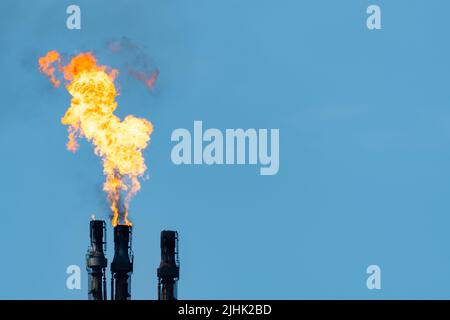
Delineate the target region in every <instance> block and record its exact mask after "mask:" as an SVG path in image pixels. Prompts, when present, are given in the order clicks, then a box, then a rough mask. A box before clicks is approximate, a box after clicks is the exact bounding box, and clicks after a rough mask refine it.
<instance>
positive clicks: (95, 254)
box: [86, 220, 108, 300]
mask: <svg viewBox="0 0 450 320" xmlns="http://www.w3.org/2000/svg"><path fill="white" fill-rule="evenodd" d="M89 229H90V237H91V245H90V247H89V249H88V252H87V254H86V268H87V270H88V273H89V291H88V298H89V300H106V273H105V268H106V266H107V265H108V261H107V260H106V258H105V251H106V224H105V221H103V220H92V221H91V222H90V228H89Z"/></svg>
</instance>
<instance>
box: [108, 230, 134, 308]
mask: <svg viewBox="0 0 450 320" xmlns="http://www.w3.org/2000/svg"><path fill="white" fill-rule="evenodd" d="M131 233H132V228H131V227H130V226H127V225H118V226H116V227H114V259H113V261H112V263H111V300H129V299H130V298H131V273H132V272H133V252H132V250H131Z"/></svg>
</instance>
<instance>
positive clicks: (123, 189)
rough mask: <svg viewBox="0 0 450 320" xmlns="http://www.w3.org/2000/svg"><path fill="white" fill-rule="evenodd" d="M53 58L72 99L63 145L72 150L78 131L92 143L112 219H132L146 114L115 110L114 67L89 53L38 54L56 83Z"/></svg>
mask: <svg viewBox="0 0 450 320" xmlns="http://www.w3.org/2000/svg"><path fill="white" fill-rule="evenodd" d="M54 63H56V64H57V65H58V70H61V71H62V73H63V75H64V79H65V80H66V88H67V90H68V91H69V93H70V94H71V95H72V101H71V105H70V107H69V109H68V110H67V111H66V114H65V115H64V117H63V118H62V119H61V122H62V124H64V125H67V126H68V133H69V141H68V143H67V149H68V150H70V151H73V152H75V151H76V150H77V148H78V143H77V139H78V138H79V137H85V138H86V139H87V140H88V141H90V142H92V143H93V145H94V146H95V153H96V154H97V155H98V156H100V157H101V158H102V162H103V172H104V174H105V176H106V181H105V183H104V185H103V190H104V191H105V192H106V193H107V195H108V199H109V201H110V204H111V210H112V213H113V217H112V224H113V226H116V225H118V224H125V225H131V222H130V221H129V220H128V207H129V203H130V200H131V198H132V197H133V195H134V194H136V192H137V191H139V189H140V187H141V185H140V182H139V179H138V178H139V177H142V176H143V174H144V173H145V171H146V169H147V167H146V166H145V163H144V157H143V155H142V151H143V150H144V149H145V148H146V147H147V144H148V142H149V140H150V135H151V133H152V131H153V126H152V124H151V123H150V122H149V121H148V120H146V119H142V118H136V117H134V116H132V115H129V116H126V117H125V119H123V121H121V120H120V119H119V118H118V117H117V116H116V115H114V110H115V109H116V108H117V102H116V101H115V98H116V95H117V91H116V88H115V86H114V79H115V77H116V76H117V74H118V72H117V70H115V69H110V68H108V67H106V66H99V65H97V61H96V59H95V57H94V56H93V55H92V53H90V52H87V53H81V54H79V55H77V56H75V57H74V58H72V60H71V61H70V63H69V64H67V65H61V59H60V55H59V54H58V52H56V51H50V52H48V53H47V55H46V56H44V57H42V58H40V59H39V66H40V70H41V71H42V72H43V73H44V74H46V75H47V76H48V77H49V78H50V81H51V82H52V83H53V85H55V86H56V87H57V86H58V85H59V83H60V82H59V80H57V79H56V78H55V75H54V72H55V67H54V66H53V64H54ZM121 201H123V203H122V202H121ZM122 206H123V207H122Z"/></svg>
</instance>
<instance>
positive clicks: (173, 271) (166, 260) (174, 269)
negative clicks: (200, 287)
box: [157, 230, 180, 300]
mask: <svg viewBox="0 0 450 320" xmlns="http://www.w3.org/2000/svg"><path fill="white" fill-rule="evenodd" d="M157 274H158V300H177V281H178V279H179V277H180V261H179V259H178V232H176V231H166V230H163V231H161V263H160V265H159V268H158V271H157Z"/></svg>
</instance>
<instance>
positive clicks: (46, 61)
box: [38, 50, 61, 88]
mask: <svg viewBox="0 0 450 320" xmlns="http://www.w3.org/2000/svg"><path fill="white" fill-rule="evenodd" d="M38 62H39V70H40V71H41V72H42V73H44V74H45V75H46V76H47V77H49V79H50V81H51V82H52V83H53V85H54V86H55V87H56V88H57V87H59V84H60V81H59V80H58V79H56V78H55V67H53V66H52V65H53V63H54V62H57V63H58V65H59V64H60V63H61V59H60V57H59V53H58V52H57V51H54V50H53V51H49V52H47V54H46V55H45V56H44V57H41V58H39V61H38Z"/></svg>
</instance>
